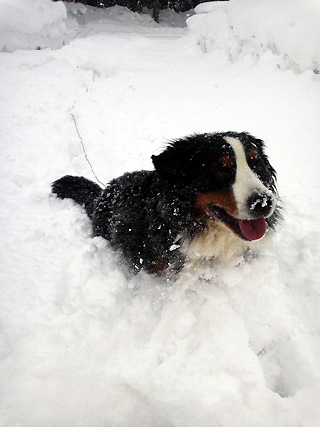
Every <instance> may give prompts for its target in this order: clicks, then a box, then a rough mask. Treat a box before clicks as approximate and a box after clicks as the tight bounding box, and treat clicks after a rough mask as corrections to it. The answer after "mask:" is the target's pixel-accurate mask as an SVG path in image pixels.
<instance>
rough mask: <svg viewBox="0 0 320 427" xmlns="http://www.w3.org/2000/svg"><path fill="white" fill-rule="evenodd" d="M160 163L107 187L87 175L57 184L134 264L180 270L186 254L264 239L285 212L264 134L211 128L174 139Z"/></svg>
mask: <svg viewBox="0 0 320 427" xmlns="http://www.w3.org/2000/svg"><path fill="white" fill-rule="evenodd" d="M152 161H153V165H154V170H151V171H138V172H132V173H125V174H124V175H122V176H121V177H119V178H116V179H113V180H112V181H111V182H110V183H109V184H108V185H107V187H106V188H105V189H103V190H102V189H101V188H100V187H99V185H98V184H96V183H94V182H92V181H89V180H88V179H86V178H83V177H74V176H65V177H63V178H61V179H58V180H57V181H55V182H54V183H53V184H52V192H53V193H54V194H56V195H57V196H58V197H59V198H61V199H65V198H70V199H72V200H74V201H75V202H76V203H78V204H79V205H81V206H83V207H84V208H85V210H86V212H87V214H88V216H89V218H90V219H91V221H92V227H93V233H94V235H95V236H102V237H104V238H105V239H107V240H108V241H109V242H110V245H111V247H112V248H114V249H116V250H119V251H120V252H121V253H122V255H123V259H124V260H125V261H126V263H127V264H128V265H129V266H131V267H132V268H133V270H134V271H139V270H141V269H143V270H145V271H147V272H149V273H152V274H157V275H162V274H164V275H165V274H169V273H176V272H179V271H180V270H181V269H182V268H183V266H184V265H185V263H186V262H187V261H189V262H192V261H195V260H200V259H201V260H202V259H208V258H209V259H215V260H218V261H219V260H227V259H229V258H231V257H232V256H233V255H240V254H241V253H242V252H245V251H246V250H247V248H248V247H252V246H254V245H256V244H257V243H256V242H257V241H260V240H261V239H263V240H265V239H266V238H267V236H266V235H270V230H272V229H274V228H275V226H276V224H277V222H278V220H279V216H280V215H279V207H278V205H277V200H278V193H277V189H276V172H275V170H274V168H273V167H272V166H271V165H270V163H269V161H268V158H267V155H266V154H265V150H264V143H263V141H262V140H260V139H257V138H255V137H253V136H251V135H250V134H248V133H245V132H243V133H236V132H225V133H205V134H195V135H191V136H187V137H185V138H181V139H177V140H174V141H172V142H171V143H169V144H168V146H167V147H166V149H165V150H164V151H163V152H162V153H160V154H159V155H156V156H152Z"/></svg>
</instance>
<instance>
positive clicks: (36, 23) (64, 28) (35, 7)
mask: <svg viewBox="0 0 320 427" xmlns="http://www.w3.org/2000/svg"><path fill="white" fill-rule="evenodd" d="M77 27H78V24H77V22H76V21H75V20H74V19H73V20H70V19H68V20H67V11H66V7H65V5H64V4H63V3H62V2H55V3H54V2H52V1H51V0H15V1H14V2H12V1H10V0H0V28H1V30H0V50H1V51H6V52H13V51H14V50H17V49H43V48H46V47H50V48H59V47H61V46H63V45H64V44H66V43H69V42H70V40H72V38H74V36H75V33H76V29H77Z"/></svg>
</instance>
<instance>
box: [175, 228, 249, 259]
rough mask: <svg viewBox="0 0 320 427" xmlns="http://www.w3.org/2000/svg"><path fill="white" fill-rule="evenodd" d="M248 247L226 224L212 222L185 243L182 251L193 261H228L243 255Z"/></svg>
mask: <svg viewBox="0 0 320 427" xmlns="http://www.w3.org/2000/svg"><path fill="white" fill-rule="evenodd" d="M247 247H248V242H245V241H244V240H241V239H239V237H237V236H236V235H235V234H234V233H232V232H230V230H229V229H228V228H227V227H226V226H225V225H224V224H222V223H219V222H215V221H211V220H210V221H208V227H207V228H206V229H204V230H203V231H202V232H201V233H199V234H197V235H196V236H195V237H194V238H193V239H185V240H184V241H183V243H182V245H181V251H182V253H183V254H184V255H185V256H186V257H187V258H188V259H191V260H194V259H199V258H200V259H206V258H207V259H208V258H215V259H216V260H221V261H227V260H229V259H230V258H232V257H233V256H237V255H240V254H242V253H243V252H244V251H245V250H246V248H247Z"/></svg>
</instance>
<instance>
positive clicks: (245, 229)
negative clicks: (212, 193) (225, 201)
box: [208, 203, 267, 240]
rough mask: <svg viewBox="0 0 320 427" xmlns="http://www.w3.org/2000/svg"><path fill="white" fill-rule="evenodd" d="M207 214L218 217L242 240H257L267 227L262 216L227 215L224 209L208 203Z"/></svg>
mask: <svg viewBox="0 0 320 427" xmlns="http://www.w3.org/2000/svg"><path fill="white" fill-rule="evenodd" d="M208 208H209V210H208V214H209V216H211V217H214V218H216V219H218V220H219V221H221V222H223V223H224V224H226V225H227V226H228V227H229V228H231V229H232V231H233V232H234V233H235V234H237V235H238V236H239V237H241V239H243V240H258V239H261V238H262V237H263V236H264V234H265V232H266V229H267V226H266V220H265V219H264V218H257V219H251V220H247V219H238V218H234V217H233V216H231V215H229V214H228V213H227V212H226V211H225V210H224V209H222V208H220V207H219V206H217V205H215V204H214V203H210V204H209V206H208Z"/></svg>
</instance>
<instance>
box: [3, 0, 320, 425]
mask: <svg viewBox="0 0 320 427" xmlns="http://www.w3.org/2000/svg"><path fill="white" fill-rule="evenodd" d="M39 1H40V0H38V5H37V7H39ZM256 1H257V3H258V0H256ZM2 3H3V4H4V3H5V2H3V1H2ZM7 3H9V2H7ZM44 3H45V2H44ZM260 3H261V2H260ZM21 4H22V0H21ZM55 5H56V6H57V7H61V5H59V6H58V4H57V3H55ZM66 6H67V9H68V16H67V18H65V19H64V20H63V22H64V23H65V24H66V26H68V25H73V26H74V28H76V32H75V34H74V36H73V41H70V43H69V44H68V45H66V46H64V47H62V48H59V49H57V50H51V48H48V49H45V50H40V51H38V50H27V51H15V52H13V53H7V52H2V53H1V54H0V55H1V58H0V73H1V75H0V85H1V91H0V96H1V105H2V106H4V107H5V108H2V112H1V116H0V131H1V159H2V160H1V169H0V176H1V192H0V198H1V205H0V206H1V207H0V212H1V285H0V286H1V299H0V319H1V320H0V370H1V371H0V378H1V381H0V387H1V390H0V399H1V404H0V405H1V406H0V426H1V427H8V426H10V427H11V426H12V427H17V426H23V427H43V426H59V427H63V426H66V427H71V426H75V425H76V426H93V427H94V426H97V427H102V426H108V427H109V426H166V427H167V426H195V425H197V426H214V427H217V426H221V427H230V426H232V427H264V426H265V427H271V426H272V427H277V426H279V427H283V426H288V427H298V426H299V427H301V426H302V427H316V426H319V424H320V408H319V400H320V381H319V377H320V362H319V361H320V325H319V307H320V292H319V272H320V267H319V264H320V263H319V249H320V233H319V219H318V212H319V207H320V206H319V204H320V196H319V184H320V182H319V181H320V180H319V172H318V170H319V169H318V162H319V160H318V159H319V154H320V148H319V137H320V123H319V112H320V89H319V75H317V74H315V73H314V72H313V71H312V70H311V69H307V70H305V71H304V72H301V73H299V74H298V73H297V72H296V71H297V70H296V69H289V70H287V71H284V70H283V69H279V67H278V63H279V61H278V60H279V55H277V54H274V53H272V52H271V51H268V50H266V51H265V52H264V53H260V55H259V57H258V58H257V57H255V58H253V57H252V56H251V55H240V56H239V57H238V58H237V61H234V62H230V60H229V58H228V55H226V51H227V47H225V49H224V48H223V46H222V47H221V48H220V49H217V50H215V49H213V50H212V52H211V53H210V54H205V53H203V52H202V51H201V50H200V49H199V47H198V46H197V45H196V44H195V43H194V35H190V34H189V32H188V30H187V29H183V28H179V27H174V28H172V27H170V26H168V24H167V23H168V22H169V20H172V19H173V17H175V15H172V16H171V17H170V16H169V15H168V14H167V17H166V21H165V22H164V23H163V25H160V26H157V25H155V24H153V23H152V22H151V21H150V18H149V17H148V16H143V17H137V15H135V14H132V13H131V12H128V11H126V10H125V9H122V8H111V9H109V10H107V11H103V12H101V11H99V14H98V13H97V12H96V11H94V10H93V9H92V8H83V7H82V12H81V11H80V12H78V11H79V8H78V6H74V5H69V4H67V5H66ZM70 8H71V9H70ZM21 10H22V11H23V6H21ZM54 13H56V11H55V12H54ZM75 17H76V18H75ZM171 18H172V19H171ZM12 19H13V18H12ZM75 19H77V22H76V25H74V22H75ZM15 22H16V21H15V20H14V19H13V21H12V24H14V23H15ZM47 24H48V22H47ZM47 24H46V25H47ZM60 24H61V22H60V23H59V24H57V25H60ZM52 25H53V26H54V25H55V24H52ZM52 28H53V27H52ZM31 34H33V36H35V37H38V35H39V34H38V33H37V32H33V33H31ZM46 40H47V41H48V40H50V37H49V38H47V39H46ZM229 41H230V43H232V40H231V39H230V40H229ZM303 42H305V41H303ZM301 43H302V41H301ZM16 47H21V45H20V46H19V45H17V46H16ZM16 47H14V48H13V49H12V50H15V48H16ZM53 47H56V46H53ZM27 48H28V49H31V48H33V46H31V45H28V46H27ZM34 48H36V46H34ZM71 114H73V115H74V116H75V118H76V120H77V124H78V128H79V131H80V133H81V136H82V138H83V141H84V143H85V146H86V151H87V153H88V156H89V158H90V160H91V162H92V164H93V166H94V169H95V172H96V174H97V175H98V177H99V178H100V179H101V180H102V181H104V182H108V181H109V180H110V179H111V178H113V177H116V176H118V175H120V174H122V173H123V172H125V171H133V170H137V169H143V168H146V169H149V168H151V167H152V165H151V160H150V156H151V154H153V153H157V152H159V151H160V150H161V148H162V147H163V146H164V143H165V142H166V140H168V139H170V138H175V137H179V136H183V135H186V134H189V133H192V132H206V131H225V130H236V131H242V130H246V131H249V132H251V133H252V134H254V135H256V136H258V137H260V138H263V139H264V140H265V141H266V144H267V146H268V154H269V156H270V160H271V163H272V164H273V165H274V166H275V168H276V169H277V171H278V181H279V190H280V194H281V195H282V198H283V204H284V208H285V210H284V222H283V224H282V225H281V226H280V227H279V229H278V232H277V233H276V235H275V237H274V241H273V242H272V244H271V245H270V246H269V247H268V248H266V249H265V250H264V251H263V252H261V253H260V254H259V256H258V257H254V258H252V259H251V260H248V261H244V260H242V259H240V258H238V259H234V260H232V261H231V262H230V263H228V264H226V265H216V266H203V267H202V268H199V270H198V272H195V274H194V275H193V276H192V277H190V278H188V279H184V280H183V281H182V282H178V283H167V282H165V281H164V280H160V279H154V278H152V277H150V276H147V275H145V274H140V275H138V276H137V277H134V278H132V277H129V276H128V275H127V273H126V272H125V271H124V269H123V268H122V266H121V263H120V260H119V258H118V256H117V254H115V253H113V252H112V251H111V250H110V249H109V248H108V244H107V243H106V242H105V241H103V240H102V239H100V238H92V237H91V234H90V222H89V220H88V219H87V218H86V216H85V214H84V212H83V211H82V210H81V209H80V208H79V207H77V206H75V205H74V204H73V203H72V202H70V201H60V200H57V199H55V198H54V197H52V196H50V195H49V192H50V183H51V182H52V181H53V180H54V179H56V178H59V177H60V176H62V175H64V174H77V175H80V174H81V175H84V176H86V177H88V178H93V176H92V174H91V171H90V168H89V166H88V164H87V162H86V161H85V158H84V155H83V152H82V148H81V144H80V141H79V138H78V135H77V133H76V130H75V127H74V123H73V120H72V117H71Z"/></svg>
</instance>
